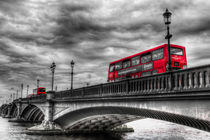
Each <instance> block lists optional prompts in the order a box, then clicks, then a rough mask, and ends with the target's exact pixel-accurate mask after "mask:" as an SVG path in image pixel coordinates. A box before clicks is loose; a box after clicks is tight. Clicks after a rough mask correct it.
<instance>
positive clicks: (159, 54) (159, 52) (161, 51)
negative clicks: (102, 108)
mask: <svg viewBox="0 0 210 140" xmlns="http://www.w3.org/2000/svg"><path fill="white" fill-rule="evenodd" d="M163 56H164V49H163V48H160V49H157V50H154V51H153V52H152V60H153V61H154V60H159V59H162V58H163Z"/></svg>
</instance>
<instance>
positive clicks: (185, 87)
mask: <svg viewBox="0 0 210 140" xmlns="http://www.w3.org/2000/svg"><path fill="white" fill-rule="evenodd" d="M187 78H188V77H187V73H185V74H184V89H187Z"/></svg>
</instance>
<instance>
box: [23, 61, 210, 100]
mask: <svg viewBox="0 0 210 140" xmlns="http://www.w3.org/2000/svg"><path fill="white" fill-rule="evenodd" d="M202 90H203V91H206V90H210V65H205V66H199V67H194V68H188V69H184V70H176V71H172V72H166V73H161V74H155V75H152V76H145V77H141V78H136V79H127V80H123V81H118V82H112V83H105V84H99V85H94V86H89V87H82V88H78V89H74V90H66V91H60V92H56V93H55V95H54V99H68V98H89V97H110V96H125V95H143V96H144V95H145V96H148V95H152V94H167V93H177V92H183V93H187V92H191V91H202ZM21 100H22V101H23V102H26V101H27V102H30V101H32V102H36V101H41V100H42V101H45V100H46V95H39V96H33V97H30V98H22V99H21Z"/></svg>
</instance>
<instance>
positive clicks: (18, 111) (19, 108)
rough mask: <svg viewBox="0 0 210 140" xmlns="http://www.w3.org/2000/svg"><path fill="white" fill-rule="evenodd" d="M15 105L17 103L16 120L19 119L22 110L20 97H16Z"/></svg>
mask: <svg viewBox="0 0 210 140" xmlns="http://www.w3.org/2000/svg"><path fill="white" fill-rule="evenodd" d="M16 105H17V116H16V120H21V112H22V102H21V98H19V99H18V103H17V104H16Z"/></svg>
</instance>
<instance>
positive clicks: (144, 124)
mask: <svg viewBox="0 0 210 140" xmlns="http://www.w3.org/2000/svg"><path fill="white" fill-rule="evenodd" d="M32 125H33V124H22V123H21V124H20V123H12V122H8V119H5V118H1V117H0V140H210V133H208V132H205V131H200V130H197V129H194V128H190V127H186V126H182V125H177V124H173V123H169V122H164V121H159V120H153V119H143V120H139V121H135V122H131V123H128V124H127V126H129V127H133V128H134V130H135V132H133V133H127V134H124V135H122V136H112V135H99V134H97V135H76V136H40V135H26V134H24V133H22V132H23V130H24V129H26V128H27V127H30V126H32Z"/></svg>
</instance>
